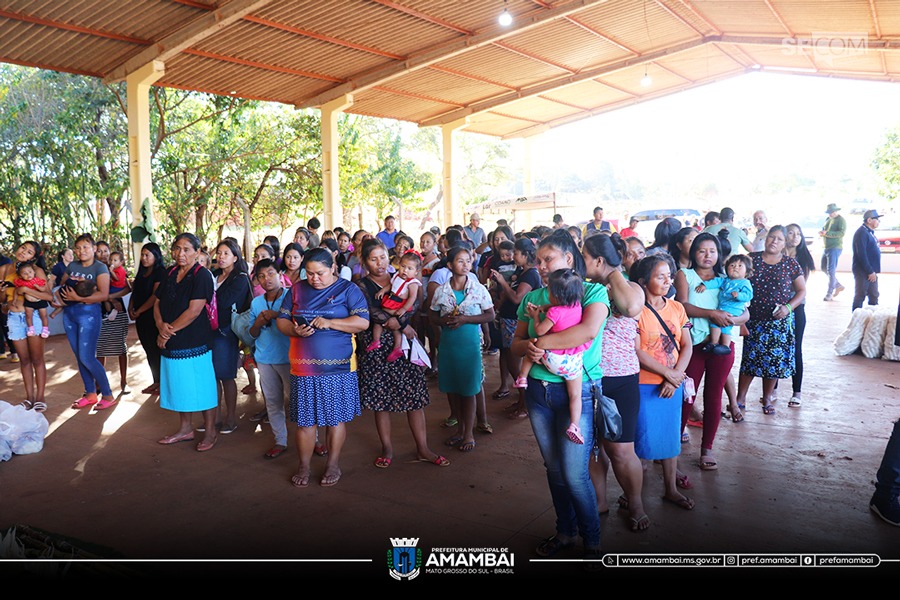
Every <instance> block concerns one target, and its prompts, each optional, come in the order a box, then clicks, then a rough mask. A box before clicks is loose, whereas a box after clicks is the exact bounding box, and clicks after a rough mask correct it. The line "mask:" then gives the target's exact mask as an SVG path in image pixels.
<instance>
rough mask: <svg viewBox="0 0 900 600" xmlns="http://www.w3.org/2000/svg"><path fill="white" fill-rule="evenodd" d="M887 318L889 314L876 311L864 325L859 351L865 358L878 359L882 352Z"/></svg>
mask: <svg viewBox="0 0 900 600" xmlns="http://www.w3.org/2000/svg"><path fill="white" fill-rule="evenodd" d="M888 317H890V313H887V312H883V311H876V312H875V313H874V314H873V315H872V318H871V319H869V322H868V323H867V324H866V330H865V332H864V333H863V339H862V342H860V344H859V349H860V350H862V353H863V356H865V357H866V358H879V357H880V356H881V353H882V352H883V351H884V331H885V328H886V327H887V320H888Z"/></svg>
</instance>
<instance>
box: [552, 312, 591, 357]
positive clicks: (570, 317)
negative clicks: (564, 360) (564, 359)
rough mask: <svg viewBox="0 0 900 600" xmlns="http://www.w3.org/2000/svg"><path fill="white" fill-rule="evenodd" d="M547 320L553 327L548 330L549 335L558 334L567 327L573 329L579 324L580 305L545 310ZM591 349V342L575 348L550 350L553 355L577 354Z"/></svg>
mask: <svg viewBox="0 0 900 600" xmlns="http://www.w3.org/2000/svg"><path fill="white" fill-rule="evenodd" d="M546 318H547V319H550V320H551V321H553V327H551V328H550V332H551V333H559V332H560V331H565V330H566V329H568V328H569V327H574V326H575V325H578V324H579V323H581V304H579V303H575V304H574V305H573V306H551V307H550V308H548V309H547V316H546ZM590 347H591V342H587V343H585V344H581V345H580V346H578V347H576V348H566V349H565V350H551V351H550V352H553V353H554V354H578V353H579V352H584V351H585V350H587V349H588V348H590Z"/></svg>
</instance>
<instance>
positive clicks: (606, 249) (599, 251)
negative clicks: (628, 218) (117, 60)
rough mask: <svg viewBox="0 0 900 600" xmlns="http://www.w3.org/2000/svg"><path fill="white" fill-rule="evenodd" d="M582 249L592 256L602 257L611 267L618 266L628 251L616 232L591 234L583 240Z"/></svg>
mask: <svg viewBox="0 0 900 600" xmlns="http://www.w3.org/2000/svg"><path fill="white" fill-rule="evenodd" d="M583 246H584V251H585V252H587V253H588V254H590V255H591V257H593V258H602V259H603V260H604V261H605V262H606V264H608V265H609V266H611V267H618V266H619V265H621V264H622V259H623V258H625V253H626V252H627V251H628V248H627V246H626V245H625V241H624V240H623V239H622V236H620V235H619V234H618V233H613V234H612V235H592V236H590V237H589V238H588V239H586V240H584V244H583Z"/></svg>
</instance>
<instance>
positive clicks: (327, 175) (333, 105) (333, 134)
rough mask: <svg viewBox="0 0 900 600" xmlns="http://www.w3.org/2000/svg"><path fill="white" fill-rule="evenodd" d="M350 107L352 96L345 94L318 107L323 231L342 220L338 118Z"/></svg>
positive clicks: (339, 223)
mask: <svg viewBox="0 0 900 600" xmlns="http://www.w3.org/2000/svg"><path fill="white" fill-rule="evenodd" d="M351 106H353V96H351V95H349V94H346V95H344V96H341V97H340V98H337V99H335V100H332V101H331V102H328V103H327V104H323V105H322V106H320V107H319V108H320V110H321V111H322V208H323V210H324V215H323V219H322V221H323V222H322V225H323V226H324V228H325V229H334V228H335V226H337V225H342V224H343V220H344V211H343V209H342V208H341V185H340V178H339V175H340V171H339V170H338V143H339V142H340V135H339V134H338V116H339V115H340V113H342V112H344V111H345V110H347V109H348V108H350V107H351Z"/></svg>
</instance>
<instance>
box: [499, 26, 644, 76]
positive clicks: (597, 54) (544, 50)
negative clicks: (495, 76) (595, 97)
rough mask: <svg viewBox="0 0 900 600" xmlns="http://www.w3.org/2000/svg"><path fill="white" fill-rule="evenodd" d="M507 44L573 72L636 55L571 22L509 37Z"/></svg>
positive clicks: (506, 40) (505, 42) (504, 41)
mask: <svg viewBox="0 0 900 600" xmlns="http://www.w3.org/2000/svg"><path fill="white" fill-rule="evenodd" d="M503 43H504V44H505V45H510V46H514V47H516V48H519V49H522V50H523V51H528V52H531V53H534V54H536V55H538V56H540V57H541V58H546V59H547V60H549V61H550V62H551V63H555V64H559V65H562V66H565V67H568V68H569V69H571V70H573V71H580V70H581V69H584V68H585V67H589V66H592V65H597V64H600V63H607V62H612V61H615V60H621V59H623V58H627V57H629V56H633V54H632V53H630V52H628V51H626V50H623V49H622V48H620V47H619V46H616V45H615V44H613V43H611V42H609V41H607V40H606V39H604V38H602V37H600V36H599V35H596V34H594V33H591V32H590V31H588V30H587V29H585V28H583V27H579V26H578V25H576V24H575V23H573V22H571V21H568V20H558V21H554V22H552V23H548V24H547V25H546V26H543V27H540V28H536V29H532V30H530V31H526V32H524V33H521V34H519V35H515V36H512V37H509V38H507V39H505V40H503Z"/></svg>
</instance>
